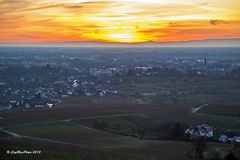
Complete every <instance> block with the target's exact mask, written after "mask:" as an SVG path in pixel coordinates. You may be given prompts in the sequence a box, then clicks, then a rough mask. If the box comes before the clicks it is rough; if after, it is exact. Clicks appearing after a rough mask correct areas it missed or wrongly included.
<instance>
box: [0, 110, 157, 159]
mask: <svg viewBox="0 0 240 160" xmlns="http://www.w3.org/2000/svg"><path fill="white" fill-rule="evenodd" d="M133 115H143V114H116V115H105V116H91V117H84V118H77V119H66V120H59V121H50V122H46V123H32V124H25V125H18V126H26V125H39V124H49V123H57V122H70V121H73V120H85V119H94V118H105V117H119V116H133ZM14 127H15V126H14ZM0 132H3V133H6V134H8V135H10V136H12V138H26V139H32V140H36V141H44V142H50V143H57V144H63V145H71V146H76V147H82V148H85V149H91V150H97V151H99V152H104V153H109V154H112V155H116V156H120V157H122V156H125V157H126V158H127V159H128V158H129V157H130V159H131V158H134V159H136V160H153V159H152V158H149V157H142V156H136V155H131V154H127V153H121V152H114V151H109V150H105V149H98V148H90V147H88V146H85V145H82V144H79V143H72V142H67V141H62V140H55V139H49V138H42V137H33V136H25V135H20V134H18V133H14V132H11V131H8V130H6V129H4V128H0Z"/></svg>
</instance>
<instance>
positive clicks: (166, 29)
mask: <svg viewBox="0 0 240 160" xmlns="http://www.w3.org/2000/svg"><path fill="white" fill-rule="evenodd" d="M239 5H240V2H239V1H236V0H229V1H224V0H219V1H218V2H215V1H207V0H199V1H197V2H196V1H191V0H183V1H181V2H177V1H176V0H168V1H158V0H148V1H144V0H114V1H113V0H58V1H53V0H38V1H35V0H0V24H1V28H0V41H2V42H3V41H8V42H42V41H46V42H49V41H104V42H105V41H107V42H131V43H132V42H144V41H161V42H162V41H182V40H194V39H212V38H240V16H239V15H240V11H239V9H238V7H236V6H239Z"/></svg>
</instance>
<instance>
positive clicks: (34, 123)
mask: <svg viewBox="0 0 240 160" xmlns="http://www.w3.org/2000/svg"><path fill="white" fill-rule="evenodd" d="M108 100H109V101H108ZM100 101H102V103H99V102H100ZM95 103H97V104H95ZM113 104H114V105H113ZM194 107H198V106H190V105H187V104H136V103H134V102H132V101H131V99H129V98H126V99H124V98H121V99H119V101H118V98H117V97H104V99H100V98H97V97H94V98H91V97H73V98H69V99H67V100H66V101H64V103H62V104H61V105H60V106H58V107H56V108H53V109H50V110H49V109H48V110H45V109H43V110H30V111H25V112H21V111H16V112H5V113H1V115H0V116H1V117H3V121H2V126H3V127H4V128H5V129H6V130H8V131H11V132H14V133H17V134H20V135H24V136H28V137H25V138H19V139H12V138H9V137H6V136H1V142H4V143H2V144H3V145H2V146H3V147H4V148H5V149H6V148H10V149H11V148H20V149H21V148H23V149H26V148H32V147H33V144H37V145H36V146H37V148H36V149H38V148H39V147H40V148H41V149H42V151H43V154H42V155H41V156H40V157H39V156H37V157H31V159H33V160H34V159H36V160H39V159H42V158H44V157H46V159H53V160H54V159H56V160H57V159H59V160H61V159H70V160H74V159H79V160H96V159H97V160H108V159H109V160H112V159H116V160H124V159H125V160H128V159H129V160H135V159H136V160H137V159H139V160H140V159H142V160H143V159H145V160H152V159H153V160H179V159H181V160H193V159H194V147H193V145H192V143H191V142H187V141H184V140H177V141H175V140H171V139H168V140H164V139H161V140H150V139H148V138H145V137H157V136H162V135H164V134H166V133H168V132H165V128H166V126H170V125H171V124H174V123H177V122H179V123H181V124H184V125H183V126H184V127H189V126H192V125H196V124H201V123H208V124H210V125H212V126H214V127H216V128H217V132H216V133H217V134H220V132H222V131H226V130H227V129H232V130H235V131H240V128H239V126H240V117H239V114H238V113H239V106H238V105H230V106H229V105H208V106H205V107H204V108H202V109H200V111H199V112H197V113H192V112H191V109H192V108H194ZM223 113H224V114H223ZM96 123H97V124H99V123H100V124H102V123H103V124H104V125H107V127H106V126H105V128H104V127H103V128H101V127H100V128H99V126H97V125H96ZM159 126H160V130H159ZM161 127H162V128H161ZM164 127H165V128H164ZM136 134H138V135H140V134H142V135H143V137H144V138H139V137H138V136H134V135H136ZM162 137H163V138H164V136H162ZM215 137H217V136H215ZM38 146H39V147H38ZM53 146H56V147H53ZM58 148H62V149H60V153H59V151H58V150H57V149H58ZM231 149H232V145H231V144H221V143H213V142H208V143H207V148H206V149H205V151H204V155H205V157H206V159H207V157H208V159H209V160H210V159H211V158H209V157H211V156H212V155H213V154H215V153H216V152H217V154H218V155H219V156H220V158H221V159H223V157H224V156H225V155H226V154H227V153H229V152H230V150H231ZM234 152H236V151H235V150H234ZM56 153H59V154H57V155H56ZM4 157H5V159H6V160H8V158H9V157H8V156H6V155H4ZM113 157H114V158H113ZM23 158H24V157H22V156H18V157H17V159H19V160H20V159H23ZM151 158H152V159H151ZM5 159H4V160H5Z"/></svg>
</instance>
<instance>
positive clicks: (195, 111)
mask: <svg viewBox="0 0 240 160" xmlns="http://www.w3.org/2000/svg"><path fill="white" fill-rule="evenodd" d="M207 105H208V104H203V105H201V106H199V107H196V108H192V111H191V112H192V113H198V111H199V110H200V109H202V108H203V107H206V106H207Z"/></svg>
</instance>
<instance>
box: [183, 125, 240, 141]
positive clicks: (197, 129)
mask: <svg viewBox="0 0 240 160" xmlns="http://www.w3.org/2000/svg"><path fill="white" fill-rule="evenodd" d="M215 131H216V128H215V127H212V126H210V125H208V124H200V125H196V126H194V127H190V128H188V129H186V130H185V134H186V135H188V137H189V138H190V139H192V140H194V139H199V138H204V139H212V138H214V132H215ZM217 140H218V141H219V142H222V143H240V135H237V134H236V133H234V132H233V131H230V130H228V131H227V132H226V134H221V135H220V136H219V137H218V139H217Z"/></svg>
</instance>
